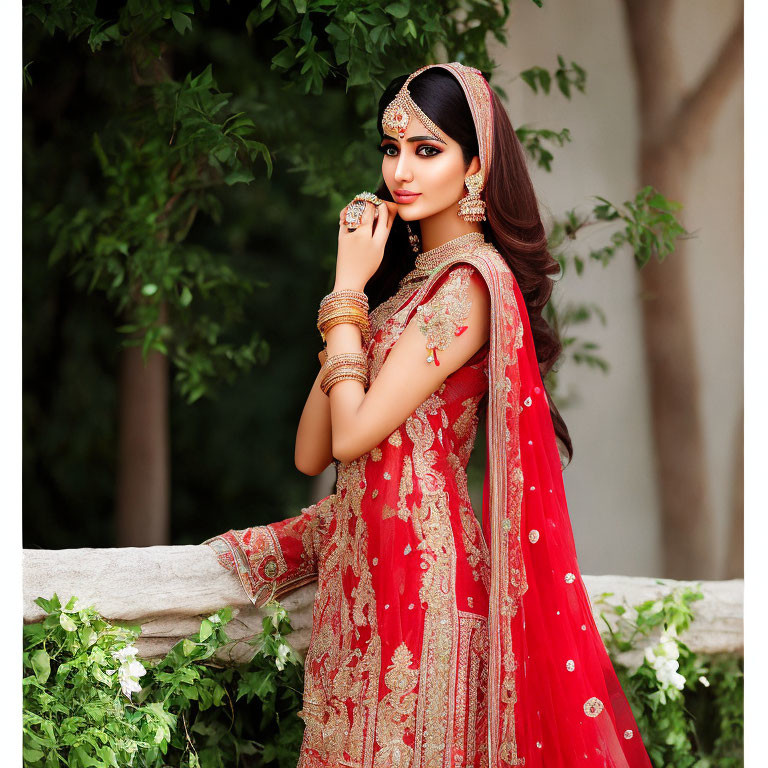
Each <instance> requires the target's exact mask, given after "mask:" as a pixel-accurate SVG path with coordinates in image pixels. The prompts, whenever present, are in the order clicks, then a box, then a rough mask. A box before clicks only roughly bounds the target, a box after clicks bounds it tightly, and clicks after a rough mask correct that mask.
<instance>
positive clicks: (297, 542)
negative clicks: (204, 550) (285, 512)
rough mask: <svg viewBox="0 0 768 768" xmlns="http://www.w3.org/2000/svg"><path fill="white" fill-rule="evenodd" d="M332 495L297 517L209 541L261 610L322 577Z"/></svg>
mask: <svg viewBox="0 0 768 768" xmlns="http://www.w3.org/2000/svg"><path fill="white" fill-rule="evenodd" d="M331 498H332V495H331V496H326V497H325V498H324V499H321V500H320V501H318V502H317V503H316V504H313V505H311V506H309V507H306V508H304V509H302V510H301V514H300V515H297V516H296V517H289V518H287V519H286V520H279V521H278V522H275V523H269V524H268V525H257V526H252V527H251V528H244V529H242V530H234V529H232V530H229V531H227V532H226V533H222V534H219V535H218V536H213V537H211V538H210V539H206V540H205V541H204V542H202V543H203V544H208V545H210V546H211V548H212V549H213V550H214V552H216V556H217V557H218V560H219V563H221V565H222V566H224V567H225V568H226V569H227V570H230V571H232V572H233V573H235V574H237V576H238V577H239V578H240V583H241V584H242V585H243V589H244V590H245V593H246V595H247V596H248V599H249V600H250V601H251V602H252V603H253V604H254V605H255V606H257V607H261V606H262V605H264V604H265V603H268V602H270V601H271V600H273V599H277V598H279V597H281V596H282V595H284V594H285V593H286V592H291V591H292V590H294V589H298V588H299V587H301V586H303V585H304V584H308V583H309V582H311V581H314V580H315V579H316V578H317V567H318V558H317V553H318V550H319V547H320V544H321V531H322V529H323V526H324V524H325V523H326V522H327V519H326V518H327V513H328V512H329V510H330V505H331Z"/></svg>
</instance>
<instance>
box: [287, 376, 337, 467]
mask: <svg viewBox="0 0 768 768" xmlns="http://www.w3.org/2000/svg"><path fill="white" fill-rule="evenodd" d="M294 461H295V463H296V469H298V470H299V472H302V473H303V474H305V475H310V476H311V477H314V476H315V475H319V474H320V473H321V472H322V471H323V470H324V469H325V468H326V467H327V466H328V465H329V464H330V463H331V462H332V461H333V452H332V450H331V404H330V402H329V400H328V395H325V394H323V390H322V389H320V371H318V373H317V376H316V377H315V382H314V384H312V389H311V390H310V392H309V397H308V398H307V402H306V403H305V404H304V410H303V411H302V412H301V418H300V419H299V428H298V430H297V432H296V449H295V451H294Z"/></svg>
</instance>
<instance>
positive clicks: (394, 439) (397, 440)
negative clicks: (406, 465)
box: [389, 427, 403, 448]
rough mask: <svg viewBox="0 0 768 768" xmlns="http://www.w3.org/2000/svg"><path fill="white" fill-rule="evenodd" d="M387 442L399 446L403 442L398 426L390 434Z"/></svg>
mask: <svg viewBox="0 0 768 768" xmlns="http://www.w3.org/2000/svg"><path fill="white" fill-rule="evenodd" d="M389 444H390V445H394V446H395V447H396V448H399V447H400V446H401V445H402V444H403V437H402V435H401V434H400V428H399V427H398V428H397V429H396V430H395V431H394V432H393V433H392V434H391V435H390V436H389Z"/></svg>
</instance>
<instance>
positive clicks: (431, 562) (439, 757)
mask: <svg viewBox="0 0 768 768" xmlns="http://www.w3.org/2000/svg"><path fill="white" fill-rule="evenodd" d="M444 405H445V401H444V400H443V399H442V398H441V397H440V396H439V395H437V394H436V393H433V394H432V395H430V397H429V398H427V400H425V401H424V403H422V404H421V405H420V406H419V407H418V408H417V409H416V410H415V411H414V414H413V415H412V416H411V417H409V418H408V420H407V421H406V423H405V429H406V433H407V434H408V437H410V438H411V440H412V442H413V446H414V448H413V468H414V473H415V475H416V477H418V478H419V481H420V483H419V485H420V490H421V500H420V503H419V504H415V505H414V506H413V509H412V512H411V515H412V520H413V526H414V532H415V534H416V536H417V538H418V539H419V544H418V549H419V550H420V551H421V553H422V554H421V558H422V563H425V564H426V565H427V568H426V569H424V571H423V574H422V579H421V587H420V589H419V597H420V598H421V600H422V602H423V603H425V604H426V607H425V615H424V634H423V640H422V651H421V664H420V675H419V698H418V707H417V722H416V742H415V746H414V749H415V751H416V753H417V756H416V761H417V764H419V765H421V766H424V768H442V766H443V757H444V753H445V747H446V739H447V738H448V734H449V730H448V729H449V724H452V723H453V721H454V707H455V701H454V698H453V696H452V695H451V694H452V692H454V691H455V689H454V680H453V673H452V670H455V669H456V664H457V654H458V637H457V631H456V629H457V624H458V615H457V613H458V611H457V607H456V596H455V595H456V590H455V572H456V549H455V546H454V541H453V535H452V529H451V524H450V510H449V508H448V499H447V497H446V495H445V478H444V477H443V475H442V474H441V473H440V472H439V471H438V470H437V469H436V467H435V464H436V463H437V458H438V455H437V452H436V451H434V450H432V449H431V446H432V445H433V444H434V442H435V433H434V430H433V429H432V427H431V425H430V422H429V419H428V415H433V416H434V415H437V413H438V412H439V410H440V408H442V407H443V406H444Z"/></svg>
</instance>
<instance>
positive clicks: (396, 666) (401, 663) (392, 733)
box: [373, 642, 419, 768]
mask: <svg viewBox="0 0 768 768" xmlns="http://www.w3.org/2000/svg"><path fill="white" fill-rule="evenodd" d="M412 659H413V654H412V653H411V652H410V650H409V649H408V646H407V645H406V644H405V643H404V642H403V643H400V645H399V646H398V647H397V648H395V652H394V653H393V654H392V663H391V664H390V665H389V667H388V668H387V673H386V674H385V675H384V682H385V683H386V684H387V687H388V688H389V690H390V693H388V694H386V696H384V697H383V698H382V699H381V703H380V704H379V714H378V718H377V721H376V741H377V742H378V743H379V745H380V749H379V751H378V752H377V753H376V756H375V758H374V761H373V764H374V766H375V767H378V766H381V767H382V768H384V766H386V768H389V767H390V766H403V768H406V767H407V766H410V765H411V763H412V760H413V748H412V747H410V746H408V745H407V744H406V743H405V734H406V733H407V734H409V737H412V736H413V728H414V724H415V722H416V714H415V706H416V694H415V693H413V689H414V687H415V686H416V683H417V682H418V680H419V670H418V669H411V661H412Z"/></svg>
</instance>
